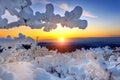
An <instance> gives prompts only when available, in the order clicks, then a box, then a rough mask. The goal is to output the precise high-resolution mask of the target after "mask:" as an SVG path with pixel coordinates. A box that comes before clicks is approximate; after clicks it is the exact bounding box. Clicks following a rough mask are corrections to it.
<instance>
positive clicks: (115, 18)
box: [0, 0, 120, 40]
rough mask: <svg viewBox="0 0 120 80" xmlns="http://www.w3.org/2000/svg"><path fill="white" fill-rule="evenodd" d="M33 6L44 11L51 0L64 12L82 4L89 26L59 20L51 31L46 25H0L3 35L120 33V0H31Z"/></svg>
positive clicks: (43, 36)
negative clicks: (62, 24) (5, 26)
mask: <svg viewBox="0 0 120 80" xmlns="http://www.w3.org/2000/svg"><path fill="white" fill-rule="evenodd" d="M32 3H33V4H32V5H31V8H32V9H33V10H34V12H36V11H40V12H45V5H46V4H48V3H52V4H53V5H54V7H55V14H61V15H62V16H64V13H65V11H71V10H72V9H74V7H75V6H81V7H82V8H83V14H82V17H81V19H85V20H87V21H88V26H87V28H86V29H84V30H82V29H78V28H73V29H70V28H66V27H64V28H63V27H61V25H60V24H58V28H57V29H55V30H52V31H50V32H45V31H43V29H31V28H30V27H28V26H20V27H15V28H12V29H0V37H6V36H8V35H11V36H12V37H17V36H18V34H19V33H23V34H25V35H26V36H29V37H32V38H34V39H36V37H39V39H40V40H48V39H58V38H61V37H63V38H80V37H115V36H120V0H32ZM3 17H7V18H8V20H9V22H13V21H16V20H17V17H16V16H11V15H10V14H9V12H7V11H6V14H5V15H3Z"/></svg>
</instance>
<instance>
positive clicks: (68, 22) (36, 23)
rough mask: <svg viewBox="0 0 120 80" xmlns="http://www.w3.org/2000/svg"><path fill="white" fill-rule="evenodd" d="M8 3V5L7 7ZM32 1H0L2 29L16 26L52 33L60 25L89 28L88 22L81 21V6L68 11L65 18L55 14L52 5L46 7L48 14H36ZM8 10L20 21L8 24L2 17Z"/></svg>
mask: <svg viewBox="0 0 120 80" xmlns="http://www.w3.org/2000/svg"><path fill="white" fill-rule="evenodd" d="M6 2H7V5H6ZM31 5H32V2H31V0H0V28H5V29H8V28H12V27H16V26H21V25H26V26H29V27H31V28H37V29H39V28H42V27H44V31H50V30H52V29H55V28H57V25H56V24H58V23H61V24H62V26H63V27H64V26H66V27H70V28H73V27H78V28H79V29H85V28H86V27H87V21H86V20H81V19H80V17H81V15H82V12H83V9H82V8H81V7H80V6H76V7H75V8H74V9H73V10H72V11H70V12H69V11H66V12H65V14H64V16H60V15H59V14H54V6H53V5H52V4H47V5H46V12H45V13H40V12H38V11H37V12H35V15H34V14H33V10H32V9H31V7H30V6H31ZM5 10H7V11H8V12H9V13H10V14H11V15H15V16H17V17H18V19H19V20H18V21H16V22H12V23H8V19H7V18H2V17H1V16H2V15H4V14H5Z"/></svg>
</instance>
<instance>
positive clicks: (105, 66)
mask: <svg viewBox="0 0 120 80" xmlns="http://www.w3.org/2000/svg"><path fill="white" fill-rule="evenodd" d="M16 46H18V44H17V43H14V46H12V47H11V48H10V49H8V47H7V46H4V49H3V51H2V52H1V53H0V79H2V80H119V79H120V56H119V55H120V52H119V51H118V50H119V49H120V48H116V49H111V48H110V47H108V46H106V47H104V48H90V49H86V50H85V49H84V48H83V49H81V50H76V51H74V52H71V53H67V52H66V53H64V54H62V53H58V52H57V51H49V50H48V49H47V48H45V47H42V48H41V47H40V46H36V45H35V44H34V45H31V48H30V49H25V48H22V47H20V48H17V47H16ZM0 48H2V46H1V47H0ZM117 51H118V52H117Z"/></svg>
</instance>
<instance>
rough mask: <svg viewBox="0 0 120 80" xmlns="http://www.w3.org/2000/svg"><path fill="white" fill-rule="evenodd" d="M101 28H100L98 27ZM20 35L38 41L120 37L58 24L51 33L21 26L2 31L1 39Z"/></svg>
mask: <svg viewBox="0 0 120 80" xmlns="http://www.w3.org/2000/svg"><path fill="white" fill-rule="evenodd" d="M98 27H99V26H98ZM19 33H23V34H25V35H26V36H29V37H32V38H33V39H36V37H39V40H46V39H59V38H61V37H63V38H79V37H106V36H108V37H109V36H114V35H118V33H117V32H116V34H115V32H113V33H112V32H111V31H110V30H104V29H102V28H97V27H96V28H95V27H94V28H91V27H90V26H88V27H87V28H86V29H85V30H81V29H78V28H73V29H70V28H66V27H64V28H63V27H61V25H60V24H58V28H57V29H55V30H52V31H50V32H44V31H43V29H31V28H29V27H28V26H21V27H16V28H12V29H9V30H7V29H0V37H6V36H8V35H11V36H12V37H17V36H18V34H19Z"/></svg>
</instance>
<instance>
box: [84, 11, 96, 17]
mask: <svg viewBox="0 0 120 80" xmlns="http://www.w3.org/2000/svg"><path fill="white" fill-rule="evenodd" d="M83 16H86V17H90V18H97V17H98V16H95V15H93V14H91V13H90V12H88V11H85V10H84V11H83Z"/></svg>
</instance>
